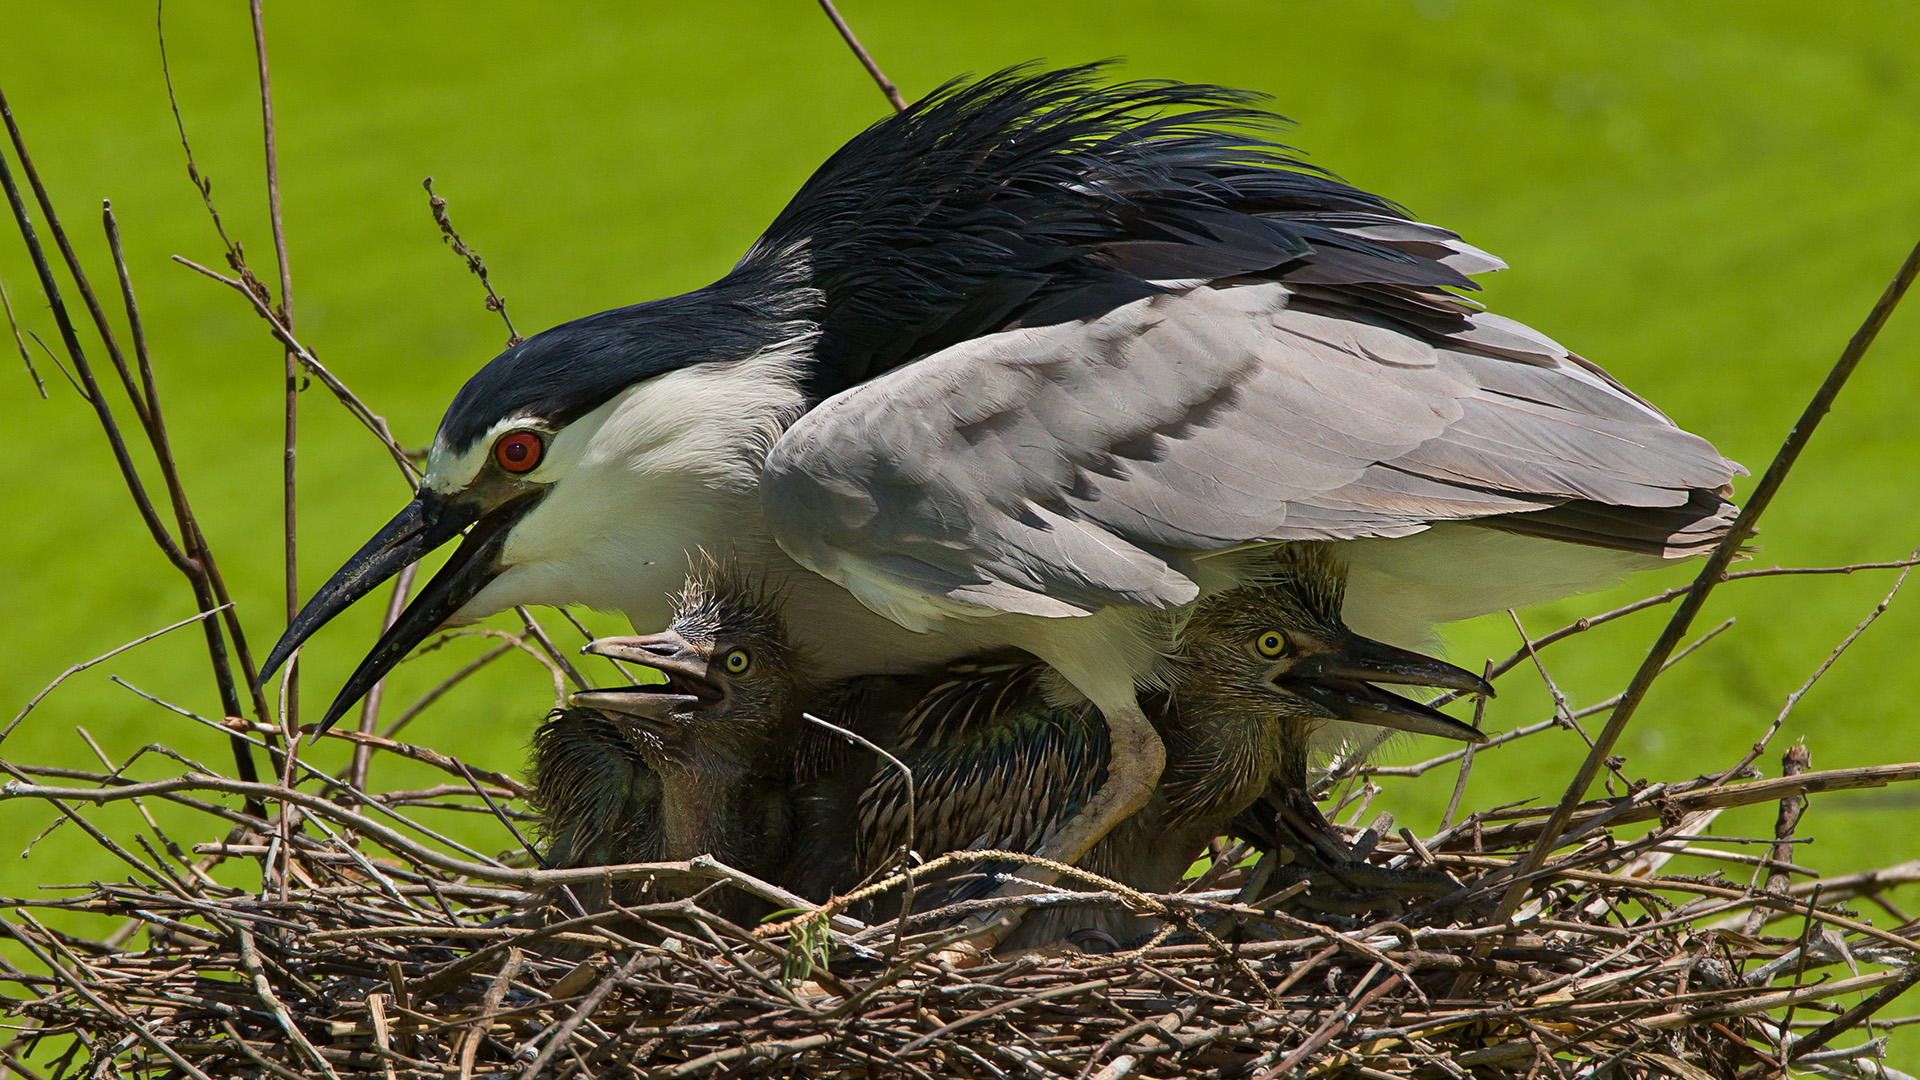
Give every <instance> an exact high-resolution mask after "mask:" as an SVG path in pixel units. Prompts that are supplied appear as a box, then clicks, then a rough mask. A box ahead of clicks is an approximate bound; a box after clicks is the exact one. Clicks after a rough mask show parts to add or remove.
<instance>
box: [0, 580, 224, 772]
mask: <svg viewBox="0 0 1920 1080" xmlns="http://www.w3.org/2000/svg"><path fill="white" fill-rule="evenodd" d="M228 606H229V605H226V604H222V605H221V606H219V607H217V608H214V609H213V610H212V611H202V612H200V613H198V614H196V615H189V616H187V617H186V618H184V619H181V620H180V621H179V622H177V623H169V624H168V625H166V626H163V627H161V628H160V629H158V630H155V631H153V632H152V633H150V634H142V635H141V636H139V637H137V638H134V639H133V640H132V641H129V642H127V643H126V644H125V645H121V646H118V647H116V648H112V649H109V650H107V651H106V652H103V653H101V654H100V655H99V656H96V657H94V658H93V659H91V660H86V661H82V662H81V663H78V664H75V665H73V666H72V667H70V668H68V669H67V670H65V671H63V672H61V673H60V674H59V675H57V676H55V677H54V680H53V681H52V682H50V683H48V684H47V685H46V687H45V688H44V689H42V690H41V691H40V692H39V693H37V694H35V695H33V698H32V699H31V700H29V701H28V702H27V704H26V706H25V707H23V708H22V709H21V710H20V711H19V712H18V713H15V714H14V717H13V719H12V720H11V721H9V722H8V723H7V726H6V727H5V728H0V742H4V741H5V740H6V738H7V736H9V735H11V734H13V729H14V728H17V727H19V726H20V721H22V720H25V719H26V718H27V714H28V713H30V712H32V711H33V709H34V706H36V705H38V704H40V702H42V701H43V700H45V699H46V696H47V695H48V694H51V693H53V691H54V689H55V688H56V687H58V686H59V685H60V684H61V683H63V682H66V681H67V680H68V679H70V678H72V677H74V676H75V675H78V674H80V673H81V672H83V671H85V670H87V669H88V668H90V667H93V666H94V665H96V664H103V663H105V662H107V661H108V660H111V659H113V658H114V657H116V656H119V655H120V654H121V653H123V652H126V651H127V650H128V649H131V648H134V647H136V646H140V645H145V644H146V643H147V642H149V641H152V640H153V639H154V638H157V637H160V636H161V635H163V634H170V633H172V632H173V631H175V630H178V629H180V628H181V627H183V626H192V625H193V624H194V623H197V622H199V621H200V620H202V619H207V618H211V617H213V616H215V615H218V614H220V613H221V612H222V611H225V610H226V609H227V607H228Z"/></svg>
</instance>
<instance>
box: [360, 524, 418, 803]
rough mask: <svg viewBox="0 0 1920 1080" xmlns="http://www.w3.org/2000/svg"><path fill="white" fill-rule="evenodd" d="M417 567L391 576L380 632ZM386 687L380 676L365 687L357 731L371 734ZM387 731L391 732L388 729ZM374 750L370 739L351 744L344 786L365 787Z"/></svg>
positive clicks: (395, 614)
mask: <svg viewBox="0 0 1920 1080" xmlns="http://www.w3.org/2000/svg"><path fill="white" fill-rule="evenodd" d="M419 570H420V564H419V563H417V562H416V563H408V564H407V565H406V566H405V567H404V568H403V569H402V570H401V571H400V573H399V574H398V575H397V576H396V577H395V578H394V579H393V595H392V596H391V597H389V598H388V599H387V613H386V617H385V618H383V619H382V620H381V622H380V632H381V633H383V634H384V633H386V632H387V629H388V628H389V627H391V626H392V625H393V624H394V622H395V621H396V620H398V619H399V618H400V611H401V609H403V608H405V607H406V606H407V593H408V592H409V591H411V590H412V588H413V579H414V575H415V574H417V573H418V572H419ZM386 688H387V680H385V679H381V680H380V681H379V682H377V683H374V684H373V686H372V687H371V688H370V689H368V690H367V696H366V697H365V698H363V699H361V702H360V729H359V730H360V734H362V735H372V734H373V733H374V731H375V729H376V728H378V727H379V725H380V698H381V696H382V695H383V693H384V692H385V690H386ZM388 734H392V733H391V732H389V733H388ZM376 749H378V746H377V744H375V743H371V742H361V743H355V744H354V747H353V762H352V764H351V765H349V766H348V768H347V786H348V787H353V788H359V789H361V790H362V791H364V790H366V787H367V766H368V764H369V763H370V762H372V760H373V752H374V750H376Z"/></svg>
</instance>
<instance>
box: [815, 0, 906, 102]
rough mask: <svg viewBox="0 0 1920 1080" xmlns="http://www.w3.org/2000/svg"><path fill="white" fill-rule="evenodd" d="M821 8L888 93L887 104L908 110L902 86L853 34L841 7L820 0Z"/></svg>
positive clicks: (848, 46) (827, 0)
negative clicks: (876, 61)
mask: <svg viewBox="0 0 1920 1080" xmlns="http://www.w3.org/2000/svg"><path fill="white" fill-rule="evenodd" d="M820 10H822V11H824V12H826V13H827V18H829V19H832V20H833V28H834V29H835V30H838V31H840V38H841V40H843V41H845V42H846V43H847V48H849V49H852V50H853V55H854V57H855V58H856V59H858V60H859V61H860V66H861V67H864V68H866V69H867V74H868V75H871V76H873V81H874V83H875V84H876V85H878V86H879V87H880V92H881V93H882V94H884V95H886V98H887V104H889V105H892V106H893V111H895V112H906V111H907V102H906V99H905V98H902V97H901V96H900V88H899V87H897V86H895V85H893V80H892V79H889V78H887V73H886V72H884V71H881V70H880V65H879V64H877V63H875V62H874V59H873V57H872V56H871V55H869V54H868V53H867V50H866V48H865V47H864V46H862V45H861V44H860V39H859V38H857V37H855V36H853V27H851V26H848V25H847V20H845V19H843V18H841V17H840V9H838V8H836V7H834V6H833V0H820Z"/></svg>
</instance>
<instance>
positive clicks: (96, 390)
mask: <svg viewBox="0 0 1920 1080" xmlns="http://www.w3.org/2000/svg"><path fill="white" fill-rule="evenodd" d="M0 118H4V120H5V122H6V127H7V134H8V136H9V137H10V139H11V140H12V143H13V150H14V153H15V155H16V156H17V157H18V158H19V160H20V168H21V171H22V172H24V173H25V174H26V177H27V181H28V183H29V184H30V185H31V186H32V187H33V190H34V195H35V198H36V199H37V200H38V202H39V204H40V210H41V212H42V213H43V214H45V215H46V218H47V227H48V229H49V230H50V231H51V232H52V233H53V235H54V237H55V239H56V241H57V242H58V243H59V245H60V248H61V254H62V256H63V257H64V258H65V259H66V262H67V269H68V271H69V273H71V274H72V275H73V279H74V284H75V286H76V287H77V288H78V289H79V290H80V293H81V295H82V296H83V297H84V298H86V300H87V301H88V310H89V311H90V312H92V313H93V315H94V318H95V325H96V327H97V328H98V330H99V331H100V335H101V338H102V339H103V340H104V341H105V342H106V344H107V348H108V354H109V356H111V357H113V359H114V363H115V367H116V369H117V370H118V371H119V372H120V375H121V381H122V384H123V385H124V386H125V387H126V389H127V395H128V397H129V398H130V399H131V400H132V402H133V406H134V410H135V412H136V413H138V414H139V416H140V420H141V423H142V425H143V426H144V427H145V429H146V431H147V433H148V435H149V438H150V440H152V441H153V445H154V448H155V453H156V455H157V456H159V457H160V463H161V467H162V470H163V473H164V474H165V475H166V477H167V480H168V487H169V494H170V495H172V496H173V498H174V505H175V509H176V514H177V516H179V517H180V520H181V522H182V537H183V538H192V539H188V540H187V542H188V543H193V542H194V540H195V539H197V538H198V532H197V529H194V528H191V527H190V524H191V520H192V519H191V517H190V516H189V514H188V512H187V511H186V509H185V507H186V498H185V494H184V492H183V490H182V489H181V487H180V485H179V481H178V476H177V474H176V473H175V472H174V471H173V469H172V456H171V454H170V453H167V452H165V446H166V443H165V439H164V436H163V434H162V433H163V432H164V426H163V425H160V424H159V423H158V422H157V421H156V418H155V416H154V415H153V414H152V413H151V412H150V410H149V409H148V407H147V403H146V402H144V401H143V399H142V396H141V394H140V393H139V391H138V390H137V389H136V388H135V386H134V382H133V376H132V374H131V372H129V371H128V370H127V368H126V363H125V360H124V358H123V357H122V356H121V355H120V352H119V349H118V346H117V345H116V344H115V343H114V339H113V336H112V328H111V327H110V326H109V324H108V323H107V321H106V316H105V314H104V313H103V312H101V310H100V306H99V304H98V302H97V301H95V300H94V298H93V290H92V288H91V287H90V286H89V285H88V284H87V278H86V274H85V271H84V270H82V269H81V267H80V261H79V259H78V258H77V257H75V256H74V254H73V249H72V246H71V245H70V244H68V243H67V242H66V233H65V230H63V229H61V228H60V225H59V218H58V216H57V215H56V214H54V212H53V202H52V200H51V199H50V198H48V196H47V193H46V188H45V187H44V185H42V184H41V183H40V176H39V173H38V172H37V171H36V170H35V169H34V167H33V158H32V157H31V156H30V155H29V154H28V153H27V150H26V140H25V139H24V138H23V137H22V136H21V134H20V127H19V125H18V124H17V123H16V122H15V121H14V116H13V109H12V107H11V106H10V105H9V104H8V102H7V99H6V95H5V94H4V93H3V92H0ZM0 187H4V188H5V191H6V195H7V203H8V205H9V206H10V207H11V208H12V210H13V216H14V221H15V223H16V224H17V225H18V226H19V230H20V237H21V239H22V240H23V241H24V242H25V243H26V246H27V252H28V254H29V256H30V257H31V258H32V261H33V266H34V270H35V272H36V273H37V274H38V276H39V278H40V287H41V289H42V290H43V291H44V292H45V294H46V298H47V304H48V306H49V307H50V308H51V309H52V311H53V316H54V322H55V324H56V325H57V326H58V327H59V328H60V337H61V342H62V344H63V345H64V346H65V347H66V350H67V355H68V358H69V359H70V360H72V361H73V365H74V371H75V372H76V373H77V374H78V376H79V378H80V380H81V382H82V383H83V384H84V386H85V388H86V393H85V394H84V396H85V397H86V398H87V400H88V403H89V404H91V405H92V406H93V410H94V414H95V416H96V417H97V418H98V419H99V421H100V426H101V430H102V431H103V432H104V433H105V434H106V436H107V444H108V446H109V447H110V448H111V450H112V451H113V456H114V462H115V464H116V465H117V466H118V467H119V469H120V476H121V479H122V480H123V481H124V482H125V484H126V486H127V491H128V493H129V494H130V495H132V496H133V501H134V506H135V508H136V509H137V510H138V511H139V512H140V517H141V520H142V521H143V522H145V524H146V526H147V531H148V533H149V534H150V535H151V536H152V537H153V541H154V543H155V544H156V545H158V546H159V548H160V551H161V553H162V554H163V555H165V556H166V557H167V560H168V561H169V562H172V563H173V564H174V566H175V567H176V568H178V569H179V570H180V571H181V573H183V574H185V575H186V577H187V580H188V583H189V585H190V586H191V587H192V589H193V591H194V599H195V601H196V606H197V607H199V608H200V610H202V611H208V610H211V609H212V608H214V607H215V606H216V601H215V599H214V597H215V595H216V593H215V591H214V589H213V588H212V582H213V581H214V580H215V579H214V577H213V575H212V573H211V571H210V567H211V563H210V562H209V561H207V560H205V559H204V558H201V559H196V558H194V557H193V556H192V555H190V554H189V553H188V552H186V551H185V550H183V549H182V548H181V546H180V544H179V543H178V542H176V541H175V539H174V538H173V536H171V535H170V534H169V533H168V532H167V527H166V525H165V524H164V523H163V522H161V520H160V517H159V514H158V512H157V511H156V510H155V509H154V506H153V502H152V500H151V499H149V498H148V496H147V490H146V485H145V483H144V482H143V481H142V480H141V479H140V474H139V472H138V470H137V469H136V468H135V467H134V464H133V458H132V455H131V454H130V453H129V452H128V450H127V445H126V440H125V439H124V438H122V437H121V434H120V426H119V423H118V421H116V420H115V419H114V415H113V410H112V408H111V407H110V406H109V405H108V403H107V399H106V396H105V395H104V394H102V393H101V392H100V386H99V383H98V382H97V381H96V380H95V379H94V376H93V368H92V366H91V365H89V364H88V363H87V359H86V352H85V350H83V349H82V348H81V346H80V337H79V334H78V332H77V331H76V330H75V329H74V325H73V319H72V318H71V317H70V316H69V315H68V313H67V307H66V304H65V302H64V301H63V300H62V299H61V295H60V288H59V285H58V284H57V283H56V282H55V280H54V277H53V268H52V267H51V265H49V263H48V260H47V255H46V250H45V249H44V248H43V247H42V246H41V245H40V240H39V237H38V234H37V233H36V232H35V230H34V227H33V222H32V219H31V218H30V217H29V215H28V213H27V208H26V205H25V203H24V202H23V201H22V199H21V197H20V191H19V188H18V187H17V186H16V185H15V184H14V179H13V171H12V169H10V168H8V167H7V164H6V160H5V156H4V155H0ZM107 220H108V235H109V240H110V241H111V240H113V239H114V232H113V229H112V226H111V214H110V213H109V214H108V218H107ZM115 246H116V248H117V245H115ZM148 385H149V386H151V379H150V378H149V380H148ZM196 550H197V551H199V552H200V553H201V554H202V555H203V556H204V554H205V553H204V549H202V548H196ZM222 602H224V601H222ZM201 625H203V626H205V627H206V628H207V648H208V655H209V659H210V660H211V661H212V664H213V670H214V680H215V682H216V684H217V685H218V687H219V690H220V696H221V703H222V705H223V706H224V707H225V708H226V710H227V712H228V714H229V715H239V713H240V712H241V705H240V696H239V690H238V688H237V686H236V685H235V683H234V680H233V671H232V668H231V667H230V665H229V664H228V661H227V653H226V642H225V640H224V639H223V638H222V637H221V636H220V632H219V627H217V626H216V625H215V624H213V623H211V622H203V623H202V624H201ZM229 625H230V627H232V628H234V629H235V630H236V637H235V640H236V643H238V642H239V641H240V640H241V639H240V638H239V637H238V634H237V627H238V623H237V622H231V623H230V624H229ZM255 705H256V708H263V706H262V705H261V703H260V701H259V699H258V697H257V696H256V697H255ZM263 715H264V714H263ZM233 753H234V764H235V767H236V768H237V769H238V770H239V771H240V774H241V776H242V777H245V778H249V779H251V778H254V777H256V776H257V773H256V772H255V770H254V765H253V760H252V758H251V756H250V755H249V754H248V753H247V750H246V748H245V747H244V746H243V745H241V744H240V743H238V742H236V743H234V744H233Z"/></svg>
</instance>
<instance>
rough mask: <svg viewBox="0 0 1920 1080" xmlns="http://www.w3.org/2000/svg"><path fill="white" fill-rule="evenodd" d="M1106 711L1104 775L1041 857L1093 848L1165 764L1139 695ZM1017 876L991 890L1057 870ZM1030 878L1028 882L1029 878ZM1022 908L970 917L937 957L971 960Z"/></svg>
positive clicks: (1017, 886) (1137, 804) (1007, 890)
mask: <svg viewBox="0 0 1920 1080" xmlns="http://www.w3.org/2000/svg"><path fill="white" fill-rule="evenodd" d="M1101 714H1102V715H1103V716H1105V717H1106V721H1107V732H1108V741H1109V745H1110V746H1111V747H1112V750H1113V757H1112V759H1111V760H1110V761H1109V762H1108V765H1107V780H1106V783H1104V784H1101V785H1100V787H1099V789H1098V790H1097V791H1095V792H1094V793H1093V797H1092V798H1090V799H1088V800H1087V802H1086V804H1085V805H1083V806H1082V807H1081V808H1080V812H1079V813H1078V814H1076V815H1074V816H1073V817H1072V818H1071V819H1069V820H1068V821H1067V822H1066V823H1065V824H1064V825H1062V826H1061V827H1060V828H1058V829H1056V830H1054V832H1053V834H1052V835H1051V836H1049V837H1048V838H1047V840H1046V842H1045V843H1044V844H1043V845H1041V847H1040V850H1038V851H1036V852H1034V854H1035V855H1038V856H1040V857H1042V858H1045V859H1051V860H1053V861H1054V862H1059V863H1066V864H1068V865H1072V864H1074V863H1077V862H1079V861H1080V858H1081V856H1083V855H1085V854H1086V853H1087V852H1088V851H1090V850H1092V848H1093V845H1095V844H1097V843H1099V842H1100V840H1101V839H1102V838H1103V837H1105V836H1106V835H1107V834H1108V833H1109V832H1112V831H1113V829H1114V827H1115V826H1117V825H1119V824H1120V823H1121V822H1123V821H1125V820H1127V818H1129V817H1132V816H1133V815H1134V813H1136V812H1137V811H1138V810H1139V809H1140V808H1141V807H1143V806H1145V805H1146V804H1147V800H1148V799H1149V798H1151V797H1152V795H1153V788H1154V785H1155V784H1158V783H1159V782H1160V772H1161V770H1162V769H1163V768H1164V767H1165V766H1166V761H1167V750H1166V747H1165V746H1164V745H1162V743H1161V742H1160V734H1159V732H1157V731H1155V730H1154V728H1153V724H1152V723H1151V722H1149V721H1148V720H1147V717H1146V714H1145V713H1143V712H1141V711H1140V705H1139V701H1138V700H1137V699H1135V698H1132V697H1131V696H1130V697H1129V699H1128V701H1127V702H1126V704H1125V706H1124V707H1120V706H1114V707H1110V708H1106V709H1102V710H1101ZM1016 877H1017V878H1018V879H1019V880H1016V881H1009V882H1007V883H1005V884H1003V885H1001V886H1000V888H999V889H997V890H995V892H994V895H995V896H999V897H1007V896H1024V895H1027V894H1029V893H1032V892H1034V891H1036V890H1035V888H1034V886H1036V885H1051V884H1053V883H1054V882H1055V881H1056V880H1058V879H1059V877H1060V875H1059V873H1058V872H1057V871H1053V870H1049V869H1047V868H1045V867H1040V866H1026V867H1022V868H1021V869H1020V871H1019V872H1018V873H1017V875H1016ZM1029 883H1031V884H1029ZM1024 914H1025V909H1023V908H1007V909H1005V910H1002V911H997V912H994V913H993V914H991V915H988V916H982V917H979V918H977V919H975V920H972V925H971V926H970V927H968V929H969V931H970V933H969V934H968V937H967V940H966V941H965V942H964V943H963V944H962V945H961V946H960V947H959V948H958V949H956V950H953V951H951V952H948V953H946V954H944V955H943V956H941V957H940V959H944V960H945V961H947V962H948V963H951V964H953V965H954V966H955V967H966V966H970V964H971V962H972V961H973V960H974V959H975V958H976V957H977V954H978V953H983V952H987V951H989V950H991V949H992V948H993V947H994V946H995V945H997V944H999V943H1000V942H1001V941H1002V940H1004V939H1005V938H1006V936H1007V935H1008V934H1009V933H1011V932H1012V931H1013V929H1014V927H1016V926H1018V925H1020V919H1021V916H1022V915H1024Z"/></svg>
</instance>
